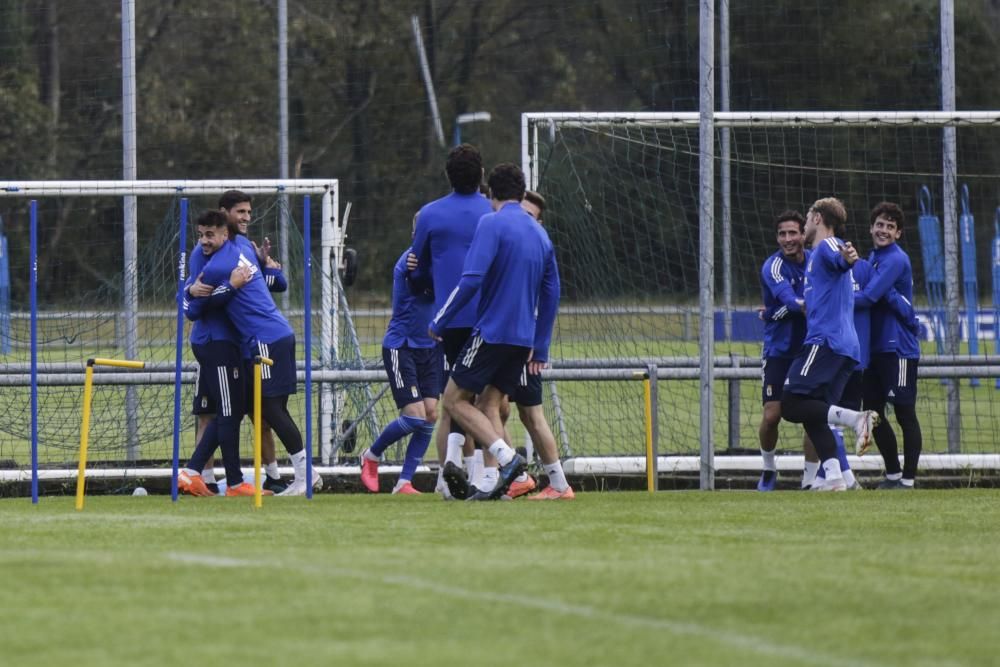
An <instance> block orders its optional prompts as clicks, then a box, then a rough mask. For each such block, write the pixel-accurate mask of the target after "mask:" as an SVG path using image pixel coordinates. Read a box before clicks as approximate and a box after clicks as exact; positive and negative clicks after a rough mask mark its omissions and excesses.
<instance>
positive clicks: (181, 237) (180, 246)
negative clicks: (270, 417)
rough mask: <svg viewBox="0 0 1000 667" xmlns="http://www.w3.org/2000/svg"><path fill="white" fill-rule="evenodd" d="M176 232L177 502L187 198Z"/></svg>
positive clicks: (173, 483) (172, 487) (173, 481)
mask: <svg viewBox="0 0 1000 667" xmlns="http://www.w3.org/2000/svg"><path fill="white" fill-rule="evenodd" d="M179 218H180V219H179V220H178V223H179V227H180V229H179V232H178V234H177V237H178V240H177V258H178V259H177V341H176V343H177V344H176V347H175V350H174V461H173V466H174V467H173V474H172V475H171V477H170V498H171V500H173V501H174V502H177V475H178V473H179V472H180V465H181V463H180V458H181V370H182V369H183V366H182V360H183V354H182V353H183V349H184V283H185V281H186V280H187V226H188V200H187V198H182V199H181V206H180V215H179Z"/></svg>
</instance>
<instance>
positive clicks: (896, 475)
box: [885, 472, 903, 482]
mask: <svg viewBox="0 0 1000 667" xmlns="http://www.w3.org/2000/svg"><path fill="white" fill-rule="evenodd" d="M885 478H886V479H888V480H892V481H893V482H895V481H896V480H897V479H903V473H901V472H894V473H886V474H885Z"/></svg>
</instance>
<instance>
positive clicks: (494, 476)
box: [475, 466, 500, 492]
mask: <svg viewBox="0 0 1000 667" xmlns="http://www.w3.org/2000/svg"><path fill="white" fill-rule="evenodd" d="M499 478H500V475H499V474H498V473H497V469H496V468H495V467H493V466H485V467H483V475H482V477H481V478H480V479H479V484H476V485H475V486H476V488H477V489H479V490H480V491H487V492H489V491H492V490H493V489H495V488H496V486H497V480H498V479H499Z"/></svg>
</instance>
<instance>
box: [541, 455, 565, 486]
mask: <svg viewBox="0 0 1000 667" xmlns="http://www.w3.org/2000/svg"><path fill="white" fill-rule="evenodd" d="M542 470H544V471H545V476H546V477H548V478H549V486H551V487H552V488H553V489H555V490H556V491H565V490H566V489H567V488H569V482H567V481H566V473H564V472H563V467H562V462H560V461H556V462H555V463H543V464H542Z"/></svg>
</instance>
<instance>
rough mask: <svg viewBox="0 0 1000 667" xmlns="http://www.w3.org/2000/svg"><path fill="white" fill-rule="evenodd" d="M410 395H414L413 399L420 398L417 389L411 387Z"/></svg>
mask: <svg viewBox="0 0 1000 667" xmlns="http://www.w3.org/2000/svg"><path fill="white" fill-rule="evenodd" d="M410 394H412V395H413V398H420V392H419V391H417V388H416V387H410Z"/></svg>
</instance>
